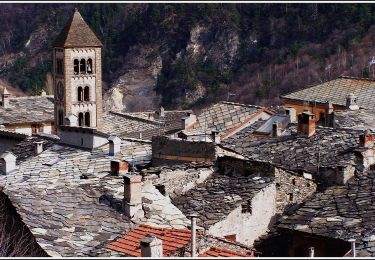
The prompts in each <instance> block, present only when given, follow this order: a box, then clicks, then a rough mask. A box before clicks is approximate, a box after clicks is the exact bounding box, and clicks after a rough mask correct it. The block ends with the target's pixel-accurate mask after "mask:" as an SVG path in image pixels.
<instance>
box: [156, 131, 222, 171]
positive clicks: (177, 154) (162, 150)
mask: <svg viewBox="0 0 375 260" xmlns="http://www.w3.org/2000/svg"><path fill="white" fill-rule="evenodd" d="M215 148H216V147H215V144H214V143H208V142H191V141H186V140H177V139H170V138H168V137H165V136H154V137H153V138H152V164H153V166H158V165H165V164H168V165H171V164H179V163H186V162H213V161H215V160H216V149H215Z"/></svg>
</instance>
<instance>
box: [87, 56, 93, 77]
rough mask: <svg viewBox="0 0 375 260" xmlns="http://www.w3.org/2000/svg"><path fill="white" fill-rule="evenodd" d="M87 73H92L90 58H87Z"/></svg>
mask: <svg viewBox="0 0 375 260" xmlns="http://www.w3.org/2000/svg"><path fill="white" fill-rule="evenodd" d="M87 73H88V74H92V59H88V60H87Z"/></svg>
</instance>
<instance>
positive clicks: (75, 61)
mask: <svg viewBox="0 0 375 260" xmlns="http://www.w3.org/2000/svg"><path fill="white" fill-rule="evenodd" d="M78 73H79V61H78V59H75V60H74V75H77V74H78Z"/></svg>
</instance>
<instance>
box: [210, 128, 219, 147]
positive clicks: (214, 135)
mask: <svg viewBox="0 0 375 260" xmlns="http://www.w3.org/2000/svg"><path fill="white" fill-rule="evenodd" d="M211 137H212V142H214V143H215V144H220V135H219V132H218V131H211Z"/></svg>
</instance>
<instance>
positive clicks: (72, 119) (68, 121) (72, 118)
mask: <svg viewBox="0 0 375 260" xmlns="http://www.w3.org/2000/svg"><path fill="white" fill-rule="evenodd" d="M65 125H68V126H78V118H77V116H76V115H73V114H70V115H68V116H66V117H65Z"/></svg>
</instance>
